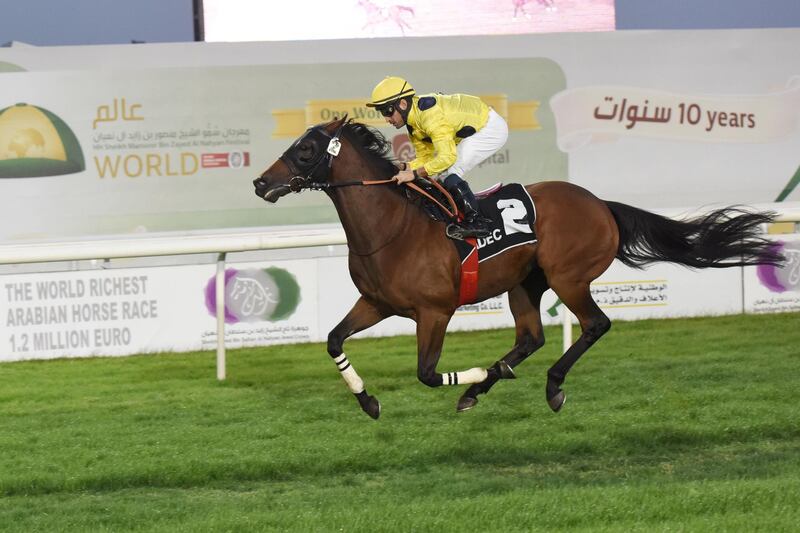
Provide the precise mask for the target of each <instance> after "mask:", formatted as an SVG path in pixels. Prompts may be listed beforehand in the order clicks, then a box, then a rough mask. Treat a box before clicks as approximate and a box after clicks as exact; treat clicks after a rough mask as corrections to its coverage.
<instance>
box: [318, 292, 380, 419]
mask: <svg viewBox="0 0 800 533" xmlns="http://www.w3.org/2000/svg"><path fill="white" fill-rule="evenodd" d="M387 316H388V314H386V313H384V312H382V311H380V310H379V309H378V308H377V307H375V306H374V305H372V304H371V303H369V302H368V301H367V300H365V299H364V297H360V298H359V299H358V301H357V302H356V304H355V305H354V306H353V308H352V309H351V310H350V312H349V313H347V315H346V316H345V317H344V318H343V319H342V321H341V322H339V324H338V325H337V326H336V327H335V328H333V329H332V330H331V332H330V333H328V354H330V356H331V357H332V358H333V362H334V363H335V364H336V368H338V369H339V372H340V373H341V375H342V378H343V379H344V381H345V383H347V388H349V389H350V392H352V393H353V394H354V395H355V397H356V399H357V400H358V404H359V405H360V406H361V409H363V410H364V412H365V413H367V414H368V415H369V416H371V417H372V418H374V419H377V418H378V417H379V416H380V414H381V404H380V402H379V401H378V399H377V398H375V397H374V396H370V395H368V394H367V390H366V388H365V387H364V381H363V380H362V379H361V377H360V376H359V375H358V373H357V372H356V369H355V368H353V365H352V364H351V363H350V361H349V360H348V359H347V355H345V353H344V351H343V350H342V348H343V345H344V341H345V339H347V338H348V337H350V336H351V335H354V334H356V333H358V332H359V331H362V330H365V329H367V328H369V327H371V326H374V325H375V324H377V323H378V322H380V321H381V320H383V319H384V318H386V317H387Z"/></svg>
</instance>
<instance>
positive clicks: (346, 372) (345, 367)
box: [333, 354, 364, 394]
mask: <svg viewBox="0 0 800 533" xmlns="http://www.w3.org/2000/svg"><path fill="white" fill-rule="evenodd" d="M333 362H334V363H336V368H338V369H339V372H340V373H341V374H342V378H344V382H345V383H347V388H349V389H350V392H352V393H353V394H358V393H359V392H362V391H363V390H364V381H363V380H362V379H361V378H360V377H359V375H358V374H357V373H356V369H355V368H353V365H351V364H350V361H348V360H347V356H346V355H345V354H342V355H340V356H339V357H336V358H335V359H334V360H333Z"/></svg>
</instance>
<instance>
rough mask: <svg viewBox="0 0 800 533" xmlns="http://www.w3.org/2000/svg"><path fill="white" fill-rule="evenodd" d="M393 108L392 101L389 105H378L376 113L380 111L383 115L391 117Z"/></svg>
mask: <svg viewBox="0 0 800 533" xmlns="http://www.w3.org/2000/svg"><path fill="white" fill-rule="evenodd" d="M395 109H396V108H395V105H394V103H391V104H389V105H385V106H382V107H379V108H378V113H380V114H381V115H383V116H384V117H391V116H392V115H394V111H395Z"/></svg>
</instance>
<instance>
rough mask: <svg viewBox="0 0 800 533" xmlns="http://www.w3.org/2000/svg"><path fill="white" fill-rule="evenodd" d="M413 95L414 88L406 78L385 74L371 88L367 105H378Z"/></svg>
mask: <svg viewBox="0 0 800 533" xmlns="http://www.w3.org/2000/svg"><path fill="white" fill-rule="evenodd" d="M413 95H414V88H413V87H412V86H411V84H410V83H408V82H407V81H406V80H404V79H403V78H398V77H397V76H386V77H385V78H383V80H381V82H380V83H379V84H378V85H376V86H375V88H374V89H373V90H372V101H370V102H367V107H380V106H382V105H385V104H389V103H392V102H394V101H395V100H397V99H399V98H403V97H406V96H413Z"/></svg>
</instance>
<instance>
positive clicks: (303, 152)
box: [297, 142, 314, 161]
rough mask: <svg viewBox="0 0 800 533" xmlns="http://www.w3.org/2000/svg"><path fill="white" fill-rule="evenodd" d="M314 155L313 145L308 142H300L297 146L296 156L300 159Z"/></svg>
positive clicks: (308, 158)
mask: <svg viewBox="0 0 800 533" xmlns="http://www.w3.org/2000/svg"><path fill="white" fill-rule="evenodd" d="M313 155H314V146H313V144H311V143H309V142H303V143H300V145H299V146H298V147H297V157H298V158H299V159H300V160H301V161H308V160H310V159H311V158H312V156H313Z"/></svg>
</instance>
